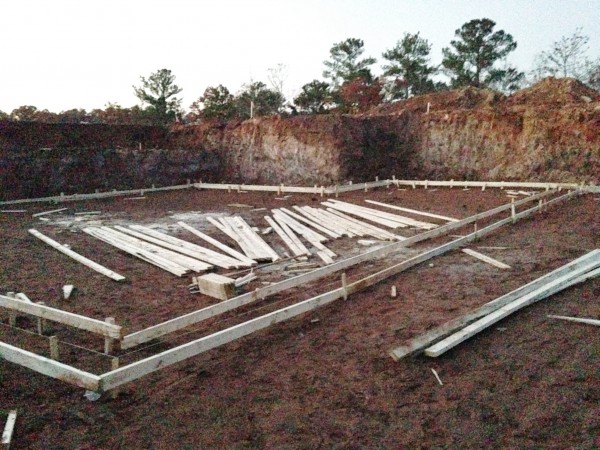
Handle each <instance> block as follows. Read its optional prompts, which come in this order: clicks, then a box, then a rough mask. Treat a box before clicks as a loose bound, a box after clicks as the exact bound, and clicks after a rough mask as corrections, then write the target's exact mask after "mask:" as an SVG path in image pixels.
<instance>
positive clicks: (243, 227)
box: [230, 216, 280, 262]
mask: <svg viewBox="0 0 600 450" xmlns="http://www.w3.org/2000/svg"><path fill="white" fill-rule="evenodd" d="M230 223H231V225H232V227H236V230H237V231H238V233H239V234H240V236H245V237H246V239H248V242H249V243H251V245H252V246H254V247H255V248H257V249H259V250H260V252H261V253H262V254H263V255H264V256H265V257H267V258H269V259H271V261H273V262H274V261H277V260H279V259H280V257H279V255H278V254H277V252H276V251H275V250H273V249H272V248H271V246H270V245H269V244H267V243H266V242H265V240H264V239H263V238H262V237H260V236H259V235H258V233H256V232H255V231H254V230H253V229H252V227H251V226H250V225H248V223H247V222H246V221H245V220H244V219H242V218H241V217H239V216H236V217H232V218H231V221H230Z"/></svg>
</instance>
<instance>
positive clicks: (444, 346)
mask: <svg viewBox="0 0 600 450" xmlns="http://www.w3.org/2000/svg"><path fill="white" fill-rule="evenodd" d="M599 265H600V257H598V256H596V257H595V258H594V257H592V258H590V262H589V263H588V264H586V265H584V266H583V267H581V268H579V269H576V270H573V271H570V272H569V273H566V274H564V275H562V276H560V277H558V278H556V279H555V280H552V281H549V282H548V283H546V284H544V285H543V286H541V287H539V288H538V289H536V290H535V291H533V292H530V293H529V294H526V295H524V296H522V297H520V298H518V299H516V300H514V301H512V302H510V303H508V304H506V305H504V306H502V307H500V308H498V309H497V310H495V311H493V312H491V313H490V314H488V315H486V316H484V317H482V318H481V319H479V320H477V321H475V322H473V323H471V324H470V325H467V326H466V327H465V328H463V329H462V330H460V331H457V332H456V333H454V334H452V335H450V336H448V337H446V338H444V339H443V340H441V341H440V342H438V343H436V344H434V345H432V346H431V347H429V348H427V349H426V350H425V354H426V355H427V356H430V357H433V358H436V357H438V356H440V355H443V354H444V353H446V352H447V351H448V350H450V349H451V348H454V347H456V346H457V345H458V344H460V343H461V342H464V341H466V340H467V339H469V338H471V337H473V336H475V335H476V334H477V333H479V332H480V331H482V330H485V329H486V328H488V327H490V326H491V325H493V324H495V323H496V322H498V321H500V320H502V319H504V318H505V317H508V316H509V315H511V314H512V313H514V312H515V311H518V310H519V309H521V308H524V307H525V306H529V305H531V304H533V303H535V302H537V301H539V300H542V299H543V298H546V297H547V296H548V295H546V294H547V293H548V292H558V291H559V290H562V289H564V288H566V287H568V286H570V285H571V281H572V280H573V279H575V278H577V277H578V276H579V275H582V274H584V273H585V272H589V271H590V270H593V269H595V268H597V267H598V266H599Z"/></svg>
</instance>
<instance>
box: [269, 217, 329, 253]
mask: <svg viewBox="0 0 600 450" xmlns="http://www.w3.org/2000/svg"><path fill="white" fill-rule="evenodd" d="M272 212H273V218H274V219H275V221H277V223H279V224H280V225H281V226H283V227H287V228H288V229H289V230H290V231H291V232H295V233H297V234H298V235H300V236H302V237H303V238H304V239H306V240H307V241H308V242H309V243H310V244H312V245H313V246H314V247H315V249H316V253H317V256H319V258H321V259H322V260H323V261H324V262H325V263H326V264H331V263H333V259H332V258H335V257H336V256H337V255H336V254H335V253H334V252H332V251H331V250H330V249H328V248H327V247H326V246H325V245H323V242H327V241H328V238H327V237H325V236H323V235H322V234H320V233H317V232H316V231H314V230H312V229H311V228H309V227H308V226H307V225H305V224H303V223H301V221H299V220H297V219H298V218H300V219H303V218H302V216H298V214H296V213H294V212H292V211H290V210H288V209H285V208H280V209H274V210H273V211H272ZM307 222H309V221H305V223H307Z"/></svg>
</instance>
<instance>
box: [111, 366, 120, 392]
mask: <svg viewBox="0 0 600 450" xmlns="http://www.w3.org/2000/svg"><path fill="white" fill-rule="evenodd" d="M118 368H119V358H117V357H114V358H113V359H111V360H110V369H111V370H117V369H118ZM118 396H119V388H115V389H113V390H111V391H110V398H112V399H113V400H114V399H115V398H117V397H118Z"/></svg>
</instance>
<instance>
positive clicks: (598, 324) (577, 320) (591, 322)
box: [546, 314, 600, 327]
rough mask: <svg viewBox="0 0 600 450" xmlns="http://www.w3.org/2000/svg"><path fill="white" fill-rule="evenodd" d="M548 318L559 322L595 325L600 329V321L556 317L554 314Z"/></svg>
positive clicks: (584, 318) (585, 318)
mask: <svg viewBox="0 0 600 450" xmlns="http://www.w3.org/2000/svg"><path fill="white" fill-rule="evenodd" d="M546 317H548V318H550V319H559V320H566V321H568V322H577V323H585V324H588V325H595V326H597V327H600V320H598V319H589V318H587V317H569V316H555V315H554V314H548V315H547V316H546Z"/></svg>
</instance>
